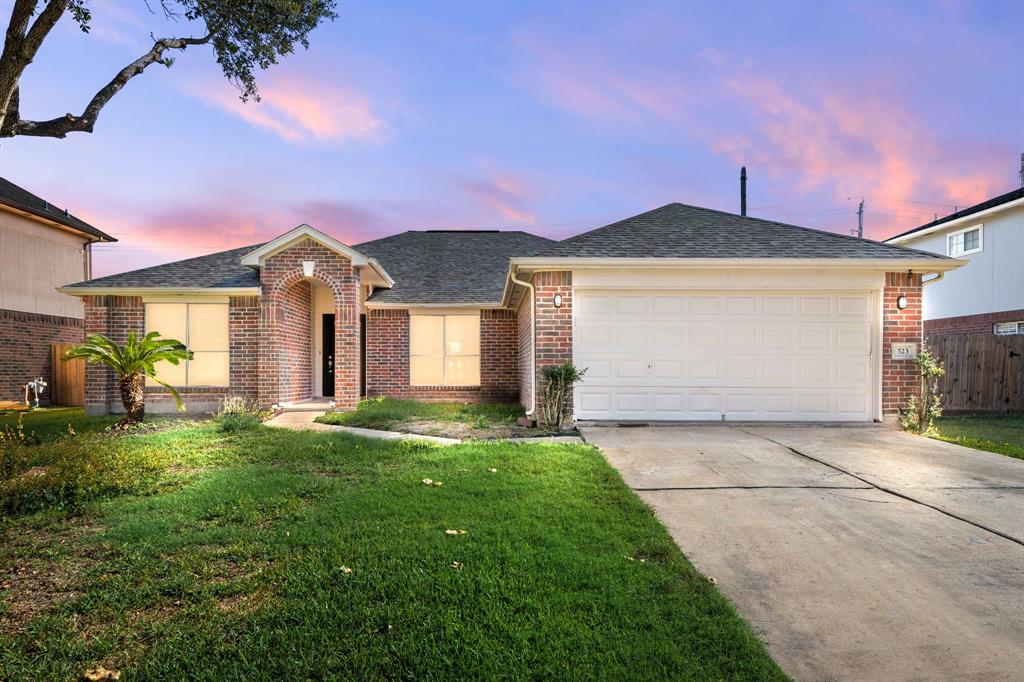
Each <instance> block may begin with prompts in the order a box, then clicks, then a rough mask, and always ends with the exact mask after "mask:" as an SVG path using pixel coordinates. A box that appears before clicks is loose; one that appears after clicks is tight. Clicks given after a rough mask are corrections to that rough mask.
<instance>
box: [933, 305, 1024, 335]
mask: <svg viewBox="0 0 1024 682" xmlns="http://www.w3.org/2000/svg"><path fill="white" fill-rule="evenodd" d="M1021 321H1024V310H1004V311H1003V312H999V313H981V314H978V315H962V316H960V317H943V318H941V319H938V320H925V321H924V333H925V334H993V333H995V331H994V327H995V325H996V323H997V322H1021Z"/></svg>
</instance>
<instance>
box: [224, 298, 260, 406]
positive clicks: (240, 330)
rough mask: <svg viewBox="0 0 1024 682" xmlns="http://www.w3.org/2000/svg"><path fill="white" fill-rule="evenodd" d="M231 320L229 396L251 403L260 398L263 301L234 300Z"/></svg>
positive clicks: (231, 304)
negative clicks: (261, 311)
mask: <svg viewBox="0 0 1024 682" xmlns="http://www.w3.org/2000/svg"><path fill="white" fill-rule="evenodd" d="M229 305H230V306H231V307H230V309H229V317H228V334H229V338H230V346H229V350H230V351H231V356H230V362H231V366H230V377H231V378H230V380H229V381H230V382H231V386H230V387H229V388H228V392H229V393H231V394H232V395H240V396H244V397H246V398H249V399H250V400H256V399H258V398H259V352H260V299H259V297H258V296H232V297H231V298H230V303H229Z"/></svg>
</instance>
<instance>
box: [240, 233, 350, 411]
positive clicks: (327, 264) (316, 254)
mask: <svg viewBox="0 0 1024 682" xmlns="http://www.w3.org/2000/svg"><path fill="white" fill-rule="evenodd" d="M310 260H311V261H314V262H315V263H316V265H315V267H314V270H313V277H312V278H311V279H313V280H316V281H318V282H320V283H321V284H324V285H326V286H327V287H328V288H329V289H330V290H331V291H332V293H333V296H334V314H335V324H334V346H335V373H334V400H335V401H336V403H337V406H338V408H339V409H353V408H354V407H355V406H356V403H357V402H358V401H359V362H360V348H359V344H360V339H359V308H358V295H359V278H358V275H357V274H356V273H355V272H354V270H353V268H352V263H351V261H350V260H349V259H348V258H346V257H344V256H342V255H341V254H339V253H337V252H335V251H333V250H330V249H328V248H326V247H324V246H322V245H321V244H319V243H317V242H314V241H312V240H310V239H304V240H302V241H300V242H298V243H296V244H294V245H292V246H290V247H288V248H287V249H285V250H283V251H281V252H280V253H277V254H275V255H274V256H272V257H270V258H267V259H266V261H265V262H264V264H263V268H262V271H261V275H260V280H261V283H262V285H263V292H264V294H263V297H262V301H261V303H260V327H261V332H262V334H261V343H260V362H259V368H260V369H259V373H260V376H259V396H260V397H259V402H260V403H261V404H263V405H271V404H273V403H278V404H281V403H288V402H295V401H299V400H307V399H309V398H311V397H313V327H312V286H311V282H310V280H309V279H307V278H306V277H305V276H304V274H303V267H302V263H303V261H310Z"/></svg>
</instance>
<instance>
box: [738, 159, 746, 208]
mask: <svg viewBox="0 0 1024 682" xmlns="http://www.w3.org/2000/svg"><path fill="white" fill-rule="evenodd" d="M740 215H742V216H745V215H747V167H746V166H743V167H742V168H740Z"/></svg>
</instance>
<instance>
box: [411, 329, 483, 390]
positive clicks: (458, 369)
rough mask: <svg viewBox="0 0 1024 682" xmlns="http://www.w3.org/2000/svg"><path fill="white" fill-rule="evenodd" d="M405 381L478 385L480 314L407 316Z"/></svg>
mask: <svg viewBox="0 0 1024 682" xmlns="http://www.w3.org/2000/svg"><path fill="white" fill-rule="evenodd" d="M409 383H410V384H412V385H413V386H479V385H480V315H479V314H476V315H410V316H409Z"/></svg>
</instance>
